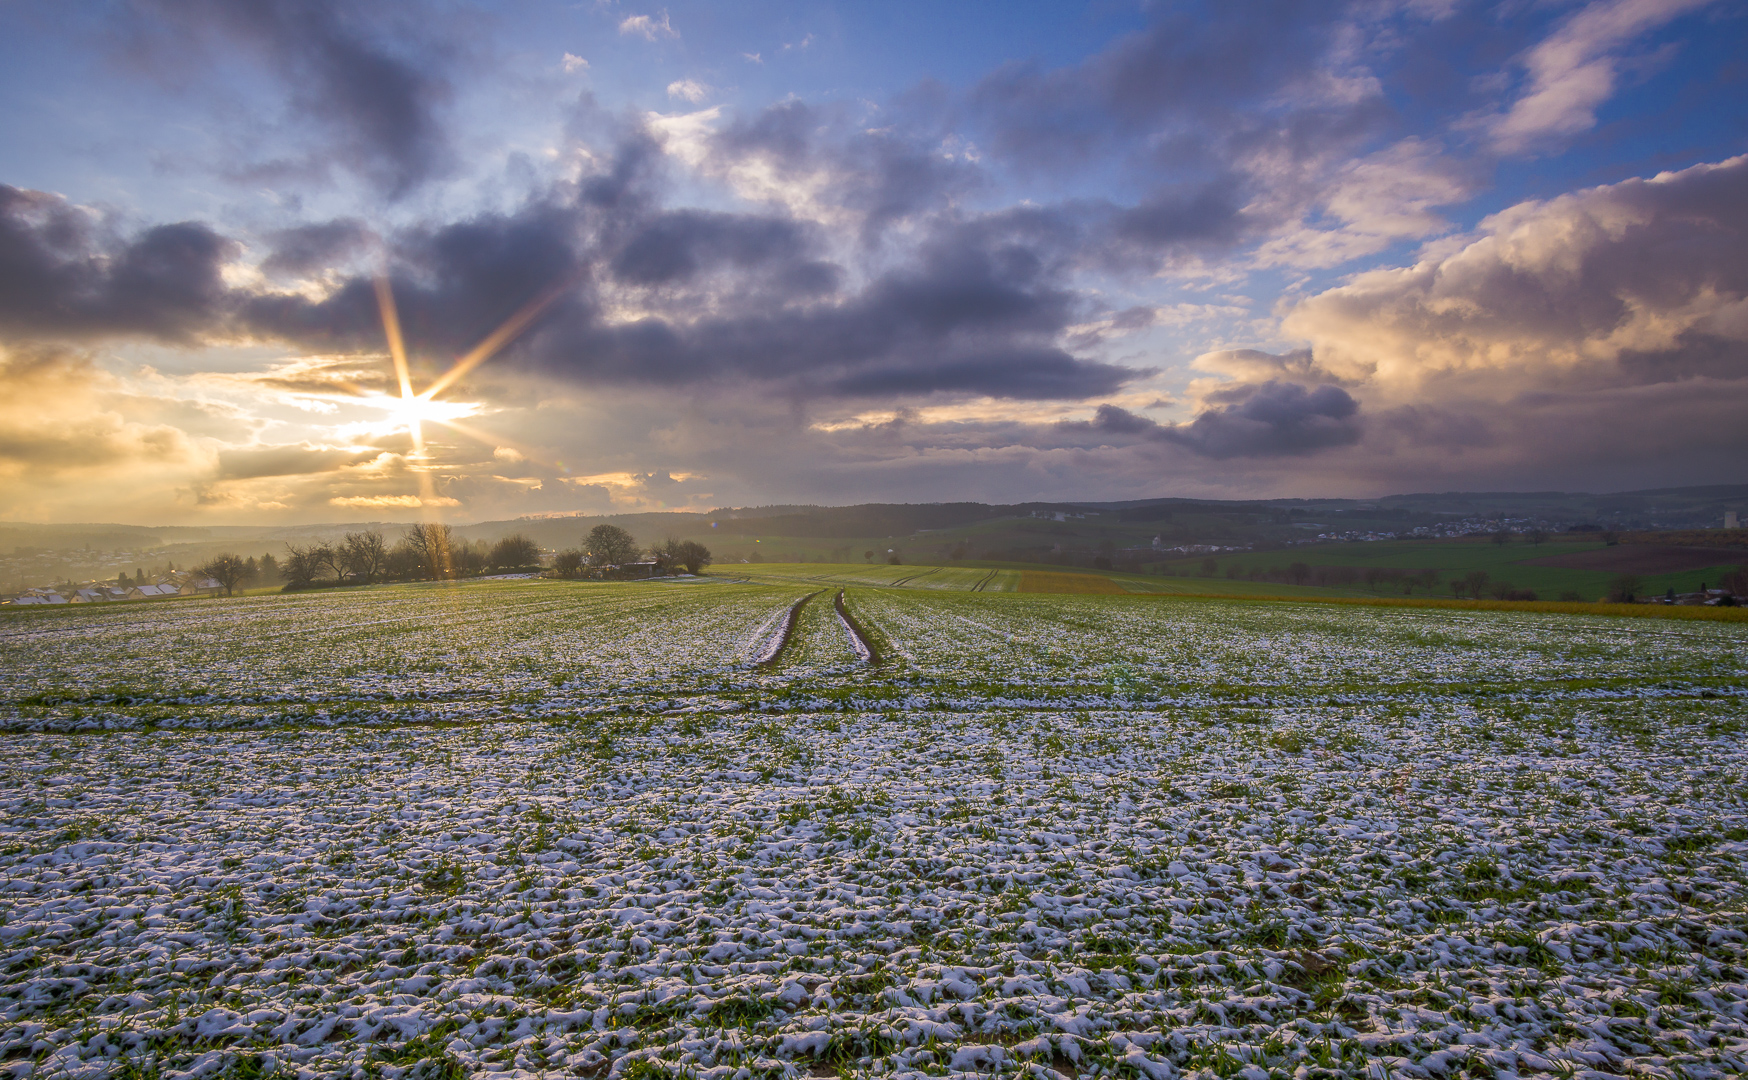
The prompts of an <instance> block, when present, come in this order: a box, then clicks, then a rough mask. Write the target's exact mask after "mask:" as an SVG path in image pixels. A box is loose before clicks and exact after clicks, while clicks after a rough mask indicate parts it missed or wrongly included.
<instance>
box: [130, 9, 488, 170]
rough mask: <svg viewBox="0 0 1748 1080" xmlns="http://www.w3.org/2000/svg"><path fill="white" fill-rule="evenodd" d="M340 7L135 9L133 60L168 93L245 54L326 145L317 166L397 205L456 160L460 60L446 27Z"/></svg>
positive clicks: (415, 16)
mask: <svg viewBox="0 0 1748 1080" xmlns="http://www.w3.org/2000/svg"><path fill="white" fill-rule="evenodd" d="M386 10H387V9H381V8H375V7H371V6H359V5H353V4H345V3H340V2H338V0H176V2H170V0H132V5H131V13H132V20H131V27H130V29H131V30H132V33H133V35H134V51H135V53H136V54H137V55H141V56H145V57H147V58H148V66H149V68H151V69H152V70H155V71H156V72H158V73H160V74H161V75H162V76H163V77H164V78H165V79H166V80H167V81H171V82H175V81H179V80H180V79H182V78H183V77H184V76H183V72H184V71H185V70H187V69H188V68H189V67H190V66H205V65H209V64H210V62H211V60H212V58H213V56H215V55H217V54H220V53H222V52H223V51H225V50H227V49H235V48H240V49H242V50H245V51H246V52H247V53H249V54H250V55H252V56H254V57H257V58H259V59H260V60H261V61H263V62H264V64H265V67H266V69H267V70H268V71H271V72H272V73H274V74H275V75H277V76H278V77H279V79H280V80H281V81H282V82H283V84H284V85H285V87H286V88H287V89H288V90H289V92H290V104H291V113H292V115H294V116H295V117H296V118H297V119H298V120H299V121H312V122H314V123H315V124H317V125H319V126H320V127H321V128H322V129H323V130H324V131H325V133H326V136H327V145H326V146H325V147H324V148H323V149H322V151H321V152H320V153H319V154H317V155H315V156H314V158H315V161H316V162H317V163H319V164H323V165H325V164H326V163H328V162H336V163H338V164H340V165H342V166H343V167H345V168H347V169H349V170H351V171H352V172H354V173H356V174H357V175H359V176H361V177H363V178H365V179H366V180H368V181H369V182H370V183H372V184H373V185H375V186H376V188H377V189H378V190H379V191H381V192H382V193H383V194H385V195H387V196H388V197H389V198H391V199H398V198H401V197H403V196H405V195H407V194H409V193H410V192H411V191H413V190H414V189H415V188H417V187H419V186H420V185H422V184H424V183H425V182H426V181H428V180H431V179H433V178H435V177H438V176H441V175H443V174H445V173H446V172H448V171H449V169H450V168H451V167H452V165H453V161H454V154H453V149H452V147H451V145H450V140H449V136H448V133H447V131H446V129H445V127H444V125H443V123H442V121H441V119H440V116H439V114H440V112H441V110H442V108H443V106H445V105H446V104H447V102H448V100H449V98H450V97H451V94H452V88H451V85H450V82H449V79H448V77H447V75H446V74H445V72H446V70H447V68H448V66H449V64H448V63H447V61H448V60H449V59H450V58H451V56H452V54H453V52H454V49H453V47H452V46H449V45H447V44H444V43H438V42H434V41H432V40H431V39H430V36H429V35H430V34H431V31H432V28H433V27H438V26H442V25H444V24H443V23H442V21H441V20H432V19H427V18H422V17H421V16H420V13H418V12H414V11H405V12H403V13H402V14H401V15H400V16H399V17H396V16H393V15H385V14H384V12H385V11H386Z"/></svg>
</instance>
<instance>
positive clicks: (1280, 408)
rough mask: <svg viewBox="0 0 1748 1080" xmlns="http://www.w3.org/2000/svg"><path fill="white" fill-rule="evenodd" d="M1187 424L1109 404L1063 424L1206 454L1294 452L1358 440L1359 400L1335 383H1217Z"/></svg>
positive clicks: (1280, 454) (1276, 454)
mask: <svg viewBox="0 0 1748 1080" xmlns="http://www.w3.org/2000/svg"><path fill="white" fill-rule="evenodd" d="M1208 400H1209V402H1210V404H1209V405H1208V407H1206V408H1204V409H1203V411H1202V412H1201V413H1199V414H1197V416H1196V417H1195V419H1193V420H1191V421H1190V422H1188V423H1183V424H1160V423H1156V422H1155V421H1153V420H1150V419H1148V418H1147V417H1144V416H1137V415H1136V414H1134V413H1132V412H1129V411H1128V410H1127V409H1123V408H1119V407H1118V406H1115V405H1101V406H1099V409H1098V412H1097V414H1096V416H1095V418H1094V419H1093V420H1092V421H1091V422H1090V423H1085V422H1083V423H1082V424H1080V425H1075V424H1070V425H1066V427H1067V428H1068V429H1069V430H1076V429H1079V430H1093V431H1100V432H1106V433H1110V434H1114V435H1130V436H1140V437H1142V438H1145V439H1150V440H1152V441H1155V442H1163V443H1172V444H1174V445H1177V446H1182V447H1184V448H1186V449H1188V450H1191V451H1193V452H1194V453H1196V454H1198V455H1200V456H1202V457H1207V458H1219V459H1224V458H1238V457H1262V458H1269V457H1298V456H1305V455H1308V454H1314V453H1317V452H1318V451H1321V450H1328V449H1331V448H1333V447H1338V446H1351V445H1353V444H1354V443H1356V442H1358V441H1359V440H1360V436H1361V434H1362V431H1363V429H1362V427H1361V423H1360V418H1359V415H1358V414H1359V403H1358V402H1356V401H1355V400H1354V399H1353V398H1352V397H1351V396H1349V395H1348V393H1347V391H1345V390H1343V389H1341V388H1340V387H1338V386H1316V387H1311V388H1307V387H1304V386H1301V385H1299V384H1298V383H1290V382H1279V381H1275V380H1270V381H1268V382H1265V383H1257V384H1238V385H1229V386H1226V387H1222V388H1221V389H1220V390H1218V391H1217V392H1215V393H1214V394H1212V395H1210V396H1209V399H1208Z"/></svg>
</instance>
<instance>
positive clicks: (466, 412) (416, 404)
mask: <svg viewBox="0 0 1748 1080" xmlns="http://www.w3.org/2000/svg"><path fill="white" fill-rule="evenodd" d="M359 404H361V405H364V406H367V407H369V408H373V409H381V410H382V411H383V413H384V416H383V418H382V420H381V421H379V422H377V423H373V424H371V425H370V430H371V431H372V432H373V433H375V434H378V435H395V434H399V433H400V432H403V431H404V432H407V433H408V434H410V435H412V437H413V441H414V442H415V443H423V442H424V436H425V430H424V429H425V425H426V424H431V423H436V424H451V423H454V422H455V421H457V420H461V419H463V418H465V417H469V416H474V415H477V414H478V413H479V412H480V411H481V410H482V409H483V408H484V406H483V405H482V404H481V403H479V402H477V401H438V400H437V399H435V398H432V397H428V396H426V395H425V394H412V395H403V396H400V397H395V396H392V395H389V394H372V395H369V396H367V397H365V398H363V399H362V400H360V401H359Z"/></svg>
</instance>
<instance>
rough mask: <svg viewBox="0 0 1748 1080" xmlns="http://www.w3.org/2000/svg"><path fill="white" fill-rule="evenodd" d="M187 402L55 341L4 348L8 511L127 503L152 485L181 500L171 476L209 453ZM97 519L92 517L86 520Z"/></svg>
mask: <svg viewBox="0 0 1748 1080" xmlns="http://www.w3.org/2000/svg"><path fill="white" fill-rule="evenodd" d="M179 404H180V403H178V402H176V401H173V400H167V399H160V398H152V397H148V396H144V395H142V394H140V393H139V390H138V388H137V387H134V386H130V385H128V384H126V383H124V382H123V381H122V380H121V379H118V378H117V377H116V376H114V375H113V374H111V373H110V372H108V371H106V370H104V369H102V368H100V367H98V366H97V365H95V364H94V363H93V362H92V360H91V358H90V357H89V356H87V355H85V354H83V353H78V352H73V351H70V350H67V349H64V348H59V347H54V346H18V345H15V346H11V347H8V348H5V349H4V350H0V478H4V480H5V484H6V491H7V499H6V504H7V505H6V514H7V516H8V517H12V518H14V519H17V518H19V517H25V518H27V519H28V518H29V517H37V518H38V519H39V520H40V519H41V518H43V517H46V516H51V515H54V514H56V513H58V512H63V511H64V509H65V508H66V507H67V506H68V505H69V504H84V505H85V506H86V507H88V508H90V509H94V510H95V509H100V508H101V507H103V506H110V507H112V508H113V507H118V506H123V505H128V504H129V503H131V501H132V500H134V499H137V498H138V497H139V496H140V494H141V493H149V494H150V501H155V502H157V503H158V505H159V506H160V507H161V508H162V509H163V510H170V509H172V508H173V507H174V499H173V498H172V497H170V492H169V491H167V490H166V488H167V487H168V486H169V485H168V484H166V478H167V477H182V476H187V475H189V474H190V473H191V472H193V471H195V470H198V469H201V468H203V467H205V465H206V463H207V461H208V460H209V458H208V455H207V454H206V452H205V451H204V450H203V448H202V445H201V442H202V440H200V439H198V438H197V437H195V436H193V435H191V434H190V433H189V432H188V431H187V430H185V429H186V428H189V427H194V426H197V424H198V423H199V421H200V419H201V418H200V417H198V416H196V417H192V418H191V417H190V416H189V415H188V414H187V411H186V410H182V409H178V408H177V406H178V405H179ZM85 520H90V518H88V517H87V518H85Z"/></svg>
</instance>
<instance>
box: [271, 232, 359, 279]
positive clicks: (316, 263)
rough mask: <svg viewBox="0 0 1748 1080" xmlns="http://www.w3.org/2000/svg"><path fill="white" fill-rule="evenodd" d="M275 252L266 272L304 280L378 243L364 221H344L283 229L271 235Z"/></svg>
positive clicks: (342, 263) (329, 269)
mask: <svg viewBox="0 0 1748 1080" xmlns="http://www.w3.org/2000/svg"><path fill="white" fill-rule="evenodd" d="M266 240H267V242H268V244H269V245H271V247H272V249H273V250H272V252H271V253H270V254H269V255H268V256H267V258H265V259H263V260H262V262H261V269H262V271H263V272H264V273H267V274H271V275H274V276H283V277H304V276H307V275H311V274H321V273H325V272H328V271H333V270H336V269H338V268H339V267H341V266H343V265H345V263H346V262H347V261H348V260H350V259H352V258H353V257H354V256H356V255H358V254H360V253H361V252H363V251H364V250H366V249H367V248H369V247H371V246H373V245H374V244H375V243H376V242H377V236H376V234H375V233H374V232H372V231H371V230H370V228H369V227H368V226H366V225H365V224H364V223H363V222H362V221H359V220H357V219H355V218H341V219H338V220H335V221H324V222H320V223H318V224H314V225H300V226H297V227H295V228H290V229H279V230H276V231H274V232H271V233H269V234H268V235H267V237H266Z"/></svg>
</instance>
